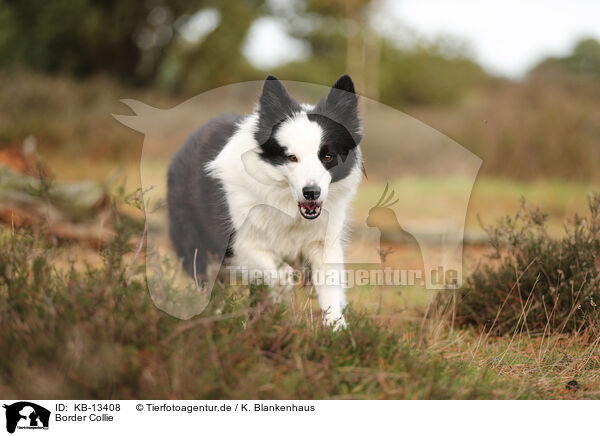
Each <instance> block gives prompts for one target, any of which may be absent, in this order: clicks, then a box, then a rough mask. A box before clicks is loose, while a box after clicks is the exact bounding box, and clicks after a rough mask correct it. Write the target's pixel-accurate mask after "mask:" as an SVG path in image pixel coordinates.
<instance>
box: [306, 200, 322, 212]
mask: <svg viewBox="0 0 600 436" xmlns="http://www.w3.org/2000/svg"><path fill="white" fill-rule="evenodd" d="M318 206H319V205H318V204H317V203H314V202H310V203H302V207H303V208H304V209H306V210H310V211H313V210H315V209H316V208H317V207H318Z"/></svg>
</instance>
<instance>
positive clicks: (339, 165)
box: [307, 114, 357, 183]
mask: <svg viewBox="0 0 600 436" xmlns="http://www.w3.org/2000/svg"><path fill="white" fill-rule="evenodd" d="M307 116H308V119H309V120H310V121H314V122H316V123H318V124H319V126H321V129H323V138H322V139H321V147H320V148H319V159H320V160H321V163H322V164H323V166H324V167H325V168H326V169H327V171H329V172H330V173H331V182H332V183H333V182H337V181H338V180H342V179H343V178H345V177H346V176H348V174H350V172H351V171H352V169H353V168H354V166H355V165H356V145H357V144H356V142H354V138H353V137H352V135H351V134H350V132H348V130H347V129H346V127H344V126H342V125H341V124H340V123H338V122H336V121H334V120H332V119H330V118H327V117H326V116H324V115H320V114H308V115H307ZM327 155H330V156H331V157H332V158H331V160H329V161H327V159H326V156H327Z"/></svg>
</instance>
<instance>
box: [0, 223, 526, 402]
mask: <svg viewBox="0 0 600 436" xmlns="http://www.w3.org/2000/svg"><path fill="white" fill-rule="evenodd" d="M0 232H2V229H0ZM3 233H4V235H2V233H0V354H2V355H3V356H7V358H5V359H0V396H1V397H3V398H22V399H25V398H53V399H59V398H71V399H73V398H97V399H117V398H121V399H127V398H137V399H143V398H167V397H168V398H173V399H227V398H233V399H240V398H261V399H266V398H269V399H310V398H436V399H443V398H505V397H508V398H517V397H529V396H531V395H535V394H534V392H535V391H534V390H531V389H525V390H524V389H523V387H522V386H518V385H515V386H512V385H511V386H510V387H507V386H506V383H501V381H500V380H499V379H498V378H497V377H495V375H494V374H493V373H492V372H491V371H485V370H483V371H481V370H480V369H478V368H477V367H476V366H475V365H473V364H472V363H471V362H470V361H463V360H460V359H454V360H452V361H450V360H448V359H445V358H444V356H443V355H442V354H440V353H439V352H437V353H436V352H434V351H431V350H429V349H428V348H426V347H424V346H423V345H422V344H419V343H418V341H412V340H407V339H406V338H402V337H401V336H399V335H398V333H396V332H394V331H393V330H391V329H389V328H386V327H385V326H381V325H378V324H376V323H375V322H373V320H372V319H370V318H368V317H367V316H365V315H364V314H360V313H355V312H353V311H350V312H349V313H348V317H347V319H348V321H349V323H350V328H349V330H347V331H343V332H339V333H333V332H332V331H331V330H329V329H325V328H322V327H321V325H320V320H319V315H318V314H315V316H314V317H313V316H312V315H308V314H307V313H306V311H304V312H302V311H299V312H296V311H295V310H292V309H286V308H285V307H282V306H276V305H265V304H258V305H256V306H254V307H252V306H250V304H249V302H248V299H249V296H248V295H247V293H246V294H245V295H240V293H233V292H231V290H230V289H223V290H221V291H220V295H218V296H217V297H218V298H214V299H213V301H211V304H210V305H209V307H208V308H207V309H206V311H205V312H204V313H203V314H202V315H201V316H198V317H196V318H194V319H191V320H189V321H180V320H178V319H175V318H172V317H170V316H168V315H167V314H165V313H164V312H161V311H160V310H158V309H157V308H156V307H155V306H154V305H153V304H152V302H151V300H150V297H149V295H148V293H147V291H146V287H145V286H144V283H143V281H142V280H140V279H139V278H140V275H136V276H134V277H135V278H136V279H134V280H132V281H131V282H130V284H129V285H128V284H127V273H126V272H127V268H126V267H127V265H126V262H124V261H123V253H124V251H130V250H131V248H132V247H129V246H128V244H127V242H125V241H123V240H120V239H119V238H121V237H120V236H117V240H116V241H115V242H114V243H113V244H111V245H110V246H108V247H106V248H105V249H104V250H103V251H102V257H103V260H104V262H103V263H101V264H95V265H82V264H81V263H78V264H73V265H68V264H67V265H65V262H64V261H63V260H62V259H61V250H62V249H63V248H64V249H70V248H72V247H68V246H67V247H63V246H61V245H57V244H56V243H52V242H50V241H48V240H45V239H44V238H43V237H34V236H32V235H31V234H30V233H29V232H26V231H21V232H16V233H14V234H13V233H8V232H6V231H4V232H3ZM7 233H8V234H7ZM120 233H122V232H120ZM57 265H59V266H57ZM242 294H244V293H243V292H242Z"/></svg>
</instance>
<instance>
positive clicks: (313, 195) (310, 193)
mask: <svg viewBox="0 0 600 436" xmlns="http://www.w3.org/2000/svg"><path fill="white" fill-rule="evenodd" d="M302 195H304V198H306V199H307V200H316V199H317V198H319V196H320V195H321V188H319V187H318V186H315V185H312V186H305V187H304V188H302Z"/></svg>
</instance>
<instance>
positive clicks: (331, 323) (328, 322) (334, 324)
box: [323, 314, 348, 332]
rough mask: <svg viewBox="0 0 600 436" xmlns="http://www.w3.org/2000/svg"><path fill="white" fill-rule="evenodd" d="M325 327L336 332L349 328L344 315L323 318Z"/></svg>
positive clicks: (328, 315)
mask: <svg viewBox="0 0 600 436" xmlns="http://www.w3.org/2000/svg"><path fill="white" fill-rule="evenodd" d="M323 325H324V326H326V327H329V328H331V329H332V330H333V331H334V332H339V331H341V330H346V328H348V325H347V324H346V320H345V319H344V315H342V314H338V315H333V314H325V316H324V317H323Z"/></svg>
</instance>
